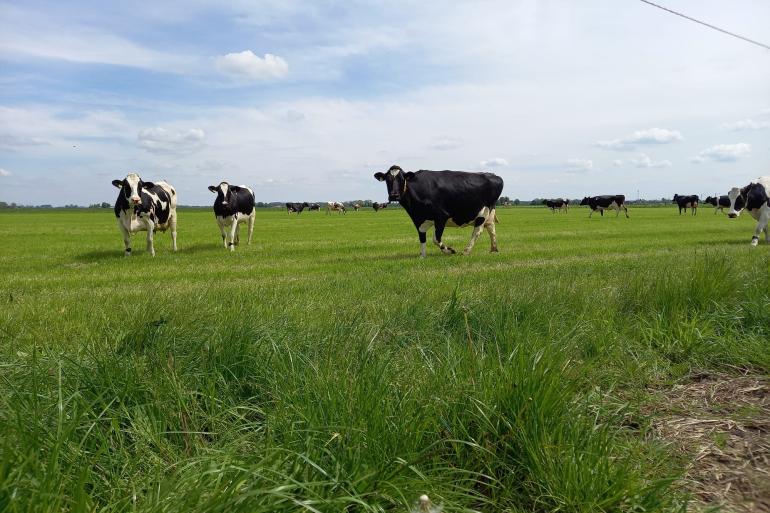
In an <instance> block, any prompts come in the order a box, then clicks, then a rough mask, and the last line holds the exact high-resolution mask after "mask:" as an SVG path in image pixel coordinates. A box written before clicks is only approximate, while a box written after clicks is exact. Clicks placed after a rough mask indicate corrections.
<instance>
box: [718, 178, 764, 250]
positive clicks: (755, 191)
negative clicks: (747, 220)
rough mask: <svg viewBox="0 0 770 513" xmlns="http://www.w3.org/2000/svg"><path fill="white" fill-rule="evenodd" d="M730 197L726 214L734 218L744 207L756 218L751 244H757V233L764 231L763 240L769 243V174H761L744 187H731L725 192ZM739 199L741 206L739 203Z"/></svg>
mask: <svg viewBox="0 0 770 513" xmlns="http://www.w3.org/2000/svg"><path fill="white" fill-rule="evenodd" d="M727 196H728V197H729V198H730V211H729V212H728V213H727V216H728V217H730V218H736V217H738V216H739V215H741V211H743V209H744V208H745V209H746V210H748V211H749V214H751V217H753V218H754V219H756V220H757V227H756V228H755V229H754V236H753V237H752V238H751V245H752V246H756V245H757V244H759V235H760V234H761V233H762V232H765V242H769V243H770V227H768V223H770V176H761V177H759V178H757V181H756V182H751V183H750V184H749V185H747V186H746V187H733V188H732V189H730V192H728V193H727ZM741 201H742V202H743V206H741V205H740V203H741Z"/></svg>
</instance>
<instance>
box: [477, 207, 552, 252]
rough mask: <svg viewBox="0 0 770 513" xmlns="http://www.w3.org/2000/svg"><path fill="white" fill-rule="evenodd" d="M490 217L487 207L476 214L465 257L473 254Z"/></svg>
mask: <svg viewBox="0 0 770 513" xmlns="http://www.w3.org/2000/svg"><path fill="white" fill-rule="evenodd" d="M553 212H554V214H555V213H556V209H554V211H553ZM488 215H489V209H488V208H487V207H484V208H482V209H481V210H480V211H479V213H478V214H476V219H474V220H473V231H472V232H471V240H470V241H468V245H467V246H465V249H464V250H463V255H465V256H468V255H470V254H471V251H472V250H473V246H474V245H475V244H476V240H477V239H478V238H479V234H481V230H483V229H484V223H485V222H486V221H487V216H488Z"/></svg>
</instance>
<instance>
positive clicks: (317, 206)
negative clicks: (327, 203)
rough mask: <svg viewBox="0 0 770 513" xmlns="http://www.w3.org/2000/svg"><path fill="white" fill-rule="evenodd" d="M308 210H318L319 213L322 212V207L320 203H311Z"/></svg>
mask: <svg viewBox="0 0 770 513" xmlns="http://www.w3.org/2000/svg"><path fill="white" fill-rule="evenodd" d="M307 209H308V210H318V211H320V210H321V205H319V204H318V203H310V204H308V206H307Z"/></svg>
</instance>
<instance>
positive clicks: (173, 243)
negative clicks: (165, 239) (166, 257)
mask: <svg viewBox="0 0 770 513" xmlns="http://www.w3.org/2000/svg"><path fill="white" fill-rule="evenodd" d="M169 224H170V225H171V249H172V251H176V209H175V210H174V211H173V212H171V219H169Z"/></svg>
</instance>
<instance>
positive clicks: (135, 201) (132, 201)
mask: <svg viewBox="0 0 770 513" xmlns="http://www.w3.org/2000/svg"><path fill="white" fill-rule="evenodd" d="M131 203H133V204H134V205H138V204H139V198H131Z"/></svg>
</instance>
